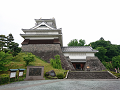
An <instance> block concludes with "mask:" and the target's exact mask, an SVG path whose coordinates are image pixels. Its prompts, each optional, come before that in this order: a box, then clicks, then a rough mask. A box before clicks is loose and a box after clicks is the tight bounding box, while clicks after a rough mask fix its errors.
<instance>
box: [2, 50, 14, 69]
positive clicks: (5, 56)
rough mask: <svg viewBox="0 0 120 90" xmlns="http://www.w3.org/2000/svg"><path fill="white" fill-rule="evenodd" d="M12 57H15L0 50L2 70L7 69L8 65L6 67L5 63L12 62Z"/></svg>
mask: <svg viewBox="0 0 120 90" xmlns="http://www.w3.org/2000/svg"><path fill="white" fill-rule="evenodd" d="M12 59H13V57H12V55H11V54H9V53H5V52H3V51H1V52H0V71H7V67H5V65H6V64H8V63H10V61H11V60H12Z"/></svg>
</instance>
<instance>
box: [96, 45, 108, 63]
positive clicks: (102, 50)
mask: <svg viewBox="0 0 120 90" xmlns="http://www.w3.org/2000/svg"><path fill="white" fill-rule="evenodd" d="M96 49H97V50H98V51H99V52H97V53H96V54H95V56H97V57H98V58H99V59H100V60H101V61H106V58H107V57H106V56H105V54H106V52H107V49H105V48H104V47H97V48H96Z"/></svg>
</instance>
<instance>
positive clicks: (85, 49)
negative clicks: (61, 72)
mask: <svg viewBox="0 0 120 90" xmlns="http://www.w3.org/2000/svg"><path fill="white" fill-rule="evenodd" d="M35 22H36V24H35V26H34V27H32V28H30V29H22V31H23V32H24V34H20V35H21V36H22V37H23V38H24V41H23V42H22V51H24V52H31V53H33V54H35V55H36V56H39V57H40V58H41V59H43V60H45V61H47V62H48V63H49V62H50V59H51V58H54V56H55V55H60V58H61V62H62V68H63V69H66V70H68V69H69V70H87V67H91V70H93V71H95V70H104V69H105V68H104V66H103V65H102V63H101V62H100V60H98V58H96V57H95V55H94V54H95V53H96V52H98V51H97V50H94V49H92V47H90V46H71V47H64V46H63V36H62V29H61V28H59V29H57V26H56V22H55V19H54V18H52V19H35ZM96 65H97V66H96ZM98 67H99V68H98ZM101 67H102V68H101Z"/></svg>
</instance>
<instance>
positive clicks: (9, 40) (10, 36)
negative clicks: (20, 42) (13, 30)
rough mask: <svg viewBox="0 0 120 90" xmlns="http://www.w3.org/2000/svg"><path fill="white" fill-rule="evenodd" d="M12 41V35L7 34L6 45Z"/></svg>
mask: <svg viewBox="0 0 120 90" xmlns="http://www.w3.org/2000/svg"><path fill="white" fill-rule="evenodd" d="M12 41H14V38H13V35H12V34H9V35H8V36H7V47H9V45H10V44H11V43H12Z"/></svg>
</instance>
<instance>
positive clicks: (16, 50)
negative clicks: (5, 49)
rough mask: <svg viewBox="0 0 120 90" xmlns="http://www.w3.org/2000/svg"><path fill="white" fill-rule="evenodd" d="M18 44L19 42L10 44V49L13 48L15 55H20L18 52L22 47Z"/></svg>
mask: <svg viewBox="0 0 120 90" xmlns="http://www.w3.org/2000/svg"><path fill="white" fill-rule="evenodd" d="M18 46H19V44H18V43H15V42H11V43H10V44H9V49H10V50H11V52H12V55H13V57H14V56H16V55H18V53H19V52H20V51H21V48H19V47H18Z"/></svg>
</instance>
